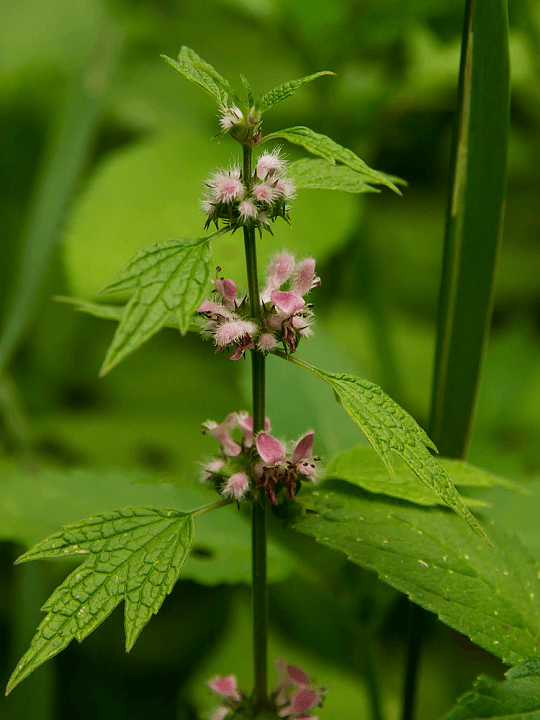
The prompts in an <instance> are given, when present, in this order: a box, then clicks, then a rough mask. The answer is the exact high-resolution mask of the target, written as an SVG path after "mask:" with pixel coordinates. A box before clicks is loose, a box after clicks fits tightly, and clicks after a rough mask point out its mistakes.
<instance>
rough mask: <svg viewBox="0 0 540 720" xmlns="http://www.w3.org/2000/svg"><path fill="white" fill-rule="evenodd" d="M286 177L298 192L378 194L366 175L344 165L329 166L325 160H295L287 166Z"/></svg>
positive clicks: (377, 190)
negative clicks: (338, 191) (331, 191)
mask: <svg viewBox="0 0 540 720" xmlns="http://www.w3.org/2000/svg"><path fill="white" fill-rule="evenodd" d="M287 175H288V176H290V177H291V179H292V180H294V183H295V185H296V187H297V188H298V189H300V190H302V189H308V190H341V191H342V192H348V193H368V192H375V193H378V192H380V190H379V188H376V187H373V185H370V183H373V182H375V181H374V180H373V178H371V177H369V176H368V175H363V174H362V173H359V172H356V171H355V170H351V168H350V167H347V166H346V165H330V164H329V163H328V162H327V161H326V160H311V159H309V158H305V159H304V160H296V161H295V162H292V163H290V165H288V166H287Z"/></svg>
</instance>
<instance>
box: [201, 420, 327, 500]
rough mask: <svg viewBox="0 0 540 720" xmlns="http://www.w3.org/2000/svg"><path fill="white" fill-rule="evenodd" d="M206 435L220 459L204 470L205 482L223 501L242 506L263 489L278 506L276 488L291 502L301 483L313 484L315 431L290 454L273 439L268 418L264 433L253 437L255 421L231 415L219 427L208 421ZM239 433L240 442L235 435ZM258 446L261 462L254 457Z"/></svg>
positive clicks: (203, 479)
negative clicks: (253, 490) (211, 483)
mask: <svg viewBox="0 0 540 720" xmlns="http://www.w3.org/2000/svg"><path fill="white" fill-rule="evenodd" d="M202 428H203V433H205V434H206V433H209V434H210V435H212V437H213V438H214V439H215V440H217V442H218V443H219V445H220V455H218V456H215V457H213V458H212V459H211V460H209V461H208V462H207V463H206V464H205V465H204V467H203V472H202V478H201V479H202V481H203V482H208V481H210V480H213V481H214V482H215V484H216V488H218V489H219V492H220V493H221V494H222V495H223V497H226V498H231V499H232V500H236V501H237V502H240V501H241V500H243V499H244V498H245V497H246V496H247V495H248V494H249V492H250V489H251V488H252V485H251V483H250V477H253V479H254V486H255V488H259V487H263V488H264V491H265V493H266V496H267V498H268V500H269V501H270V502H271V503H272V504H273V505H277V504H278V501H277V498H276V491H277V485H278V484H279V483H282V486H284V487H285V488H286V490H287V494H288V496H289V498H290V499H291V500H294V498H295V492H296V490H297V487H296V485H297V483H299V481H300V480H314V479H315V477H316V470H315V462H316V461H318V460H319V459H320V458H319V457H317V456H314V455H313V436H314V432H313V430H308V431H307V432H306V433H305V434H304V435H302V437H301V438H300V439H299V440H297V441H296V442H295V443H293V444H292V446H291V447H290V449H289V452H287V448H286V446H285V445H284V444H283V443H282V442H281V441H280V440H278V439H277V438H275V437H274V436H273V435H270V434H269V432H270V420H269V419H268V418H266V421H265V428H264V431H262V432H260V433H258V434H257V436H256V437H254V435H253V418H252V417H250V416H249V415H248V413H247V412H245V411H241V412H239V413H230V414H229V415H227V417H226V418H225V420H224V421H223V422H222V423H220V424H218V423H216V422H215V421H214V420H207V421H206V422H204V423H203V425H202ZM234 431H237V439H235V438H234V437H233V432H234ZM254 444H255V447H256V450H257V454H258V458H257V456H256V455H255V457H254V453H253V450H252V448H253V445H254Z"/></svg>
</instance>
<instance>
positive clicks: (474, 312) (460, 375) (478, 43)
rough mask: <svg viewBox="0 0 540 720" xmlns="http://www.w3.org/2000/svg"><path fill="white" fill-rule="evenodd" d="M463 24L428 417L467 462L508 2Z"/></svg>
mask: <svg viewBox="0 0 540 720" xmlns="http://www.w3.org/2000/svg"><path fill="white" fill-rule="evenodd" d="M465 18H466V24H465V28H464V38H463V52H462V59H461V72H460V83H459V100H458V107H457V110H456V126H455V129H454V148H453V153H452V157H453V168H452V174H453V177H452V185H451V193H450V201H449V205H448V209H447V224H446V242H445V253H444V264H443V274H442V285H441V316H440V322H439V326H438V340H437V358H436V363H435V379H434V389H433V398H432V410H431V428H432V435H433V437H434V438H435V440H436V442H437V444H438V445H439V447H440V448H441V451H442V452H444V453H445V454H447V455H449V456H451V457H466V453H467V450H468V445H469V443H470V434H471V429H472V421H473V414H474V409H475V404H476V396H477V393H478V385H479V382H480V373H481V370H482V364H483V358H484V353H485V348H486V344H487V338H488V333H489V327H490V319H491V310H492V305H493V292H494V284H495V272H496V268H497V264H498V256H499V247H500V242H501V238H502V229H503V219H504V211H505V207H506V167H507V160H508V157H507V156H508V142H509V115H510V59H509V50H508V3H507V2H506V0H496V1H494V2H490V3H486V4H480V3H474V2H471V1H470V0H469V2H467V4H466V11H465ZM473 38H474V40H473Z"/></svg>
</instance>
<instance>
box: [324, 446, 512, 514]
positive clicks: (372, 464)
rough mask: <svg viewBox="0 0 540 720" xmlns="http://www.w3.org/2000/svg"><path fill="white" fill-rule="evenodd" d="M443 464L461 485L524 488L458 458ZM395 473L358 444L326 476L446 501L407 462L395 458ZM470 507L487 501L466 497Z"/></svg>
mask: <svg viewBox="0 0 540 720" xmlns="http://www.w3.org/2000/svg"><path fill="white" fill-rule="evenodd" d="M438 462H439V465H440V466H441V467H442V468H443V469H444V470H446V472H447V473H448V475H449V476H450V477H451V478H452V482H453V483H454V484H455V485H457V486H459V487H472V488H476V487H495V486H498V487H504V488H510V489H515V490H517V491H518V492H520V491H521V492H523V490H522V489H521V488H520V487H519V486H518V485H515V484H514V483H512V482H510V481H509V480H505V479H503V478H500V477H497V475H492V474H491V473H489V472H486V471H485V470H481V469H480V468H476V467H474V466H473V465H468V464H467V463H465V462H460V461H458V460H449V459H446V458H439V459H438ZM393 463H394V474H393V476H392V477H389V476H388V472H387V471H386V469H385V467H384V465H383V464H382V463H381V461H380V460H379V459H378V457H377V454H376V453H375V452H373V450H372V448H370V447H368V446H366V445H358V446H357V447H355V448H353V449H352V450H348V451H347V452H343V453H340V454H339V455H338V456H337V457H335V458H334V459H333V460H332V462H331V463H330V464H329V465H328V468H327V469H326V477H328V478H335V479H339V480H346V481H347V482H349V483H352V484H353V485H357V486H358V487H361V488H364V490H369V492H372V493H382V494H383V495H389V496H390V497H395V498H401V499H402V500H408V501H409V502H413V503H418V504H419V505H436V504H443V503H444V504H446V503H445V501H444V500H443V499H442V498H441V497H440V496H439V495H437V494H436V493H434V492H433V491H431V490H430V489H428V488H427V487H422V486H421V485H419V484H418V482H417V481H416V478H415V477H414V474H413V472H411V470H410V469H409V468H408V467H407V465H406V464H405V463H404V462H403V461H402V460H400V459H399V458H398V459H394V460H393ZM462 499H463V502H464V503H465V504H466V505H467V506H468V507H480V506H482V505H485V504H486V503H485V502H483V501H482V500H477V499H475V498H465V497H463V498H462Z"/></svg>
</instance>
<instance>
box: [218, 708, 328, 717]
mask: <svg viewBox="0 0 540 720" xmlns="http://www.w3.org/2000/svg"><path fill="white" fill-rule="evenodd" d="M230 711H231V709H230V708H228V707H227V706H226V705H220V706H219V707H217V708H216V709H215V710H214V712H213V713H212V715H210V720H224V718H226V717H227V715H228V714H229V713H230ZM307 720H317V718H308V719H307Z"/></svg>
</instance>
